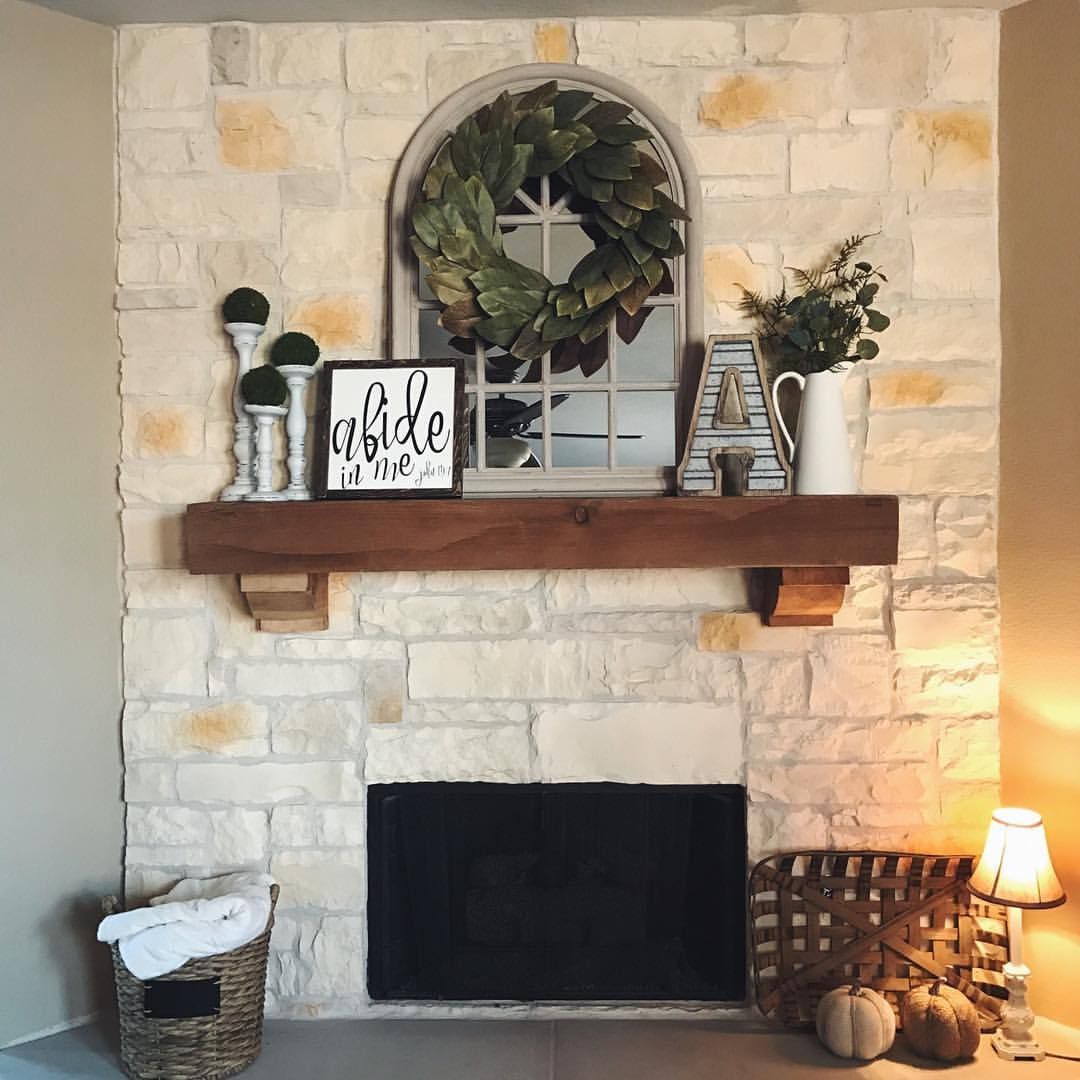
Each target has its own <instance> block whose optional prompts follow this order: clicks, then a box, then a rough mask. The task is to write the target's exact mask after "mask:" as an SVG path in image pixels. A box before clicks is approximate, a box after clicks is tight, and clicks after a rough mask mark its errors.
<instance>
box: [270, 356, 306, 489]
mask: <svg viewBox="0 0 1080 1080" xmlns="http://www.w3.org/2000/svg"><path fill="white" fill-rule="evenodd" d="M278 371H279V372H281V375H282V377H283V378H284V379H285V382H286V383H287V384H288V387H289V415H288V417H287V419H286V420H285V434H286V435H288V437H289V455H288V459H287V461H288V466H289V483H288V486H287V487H286V488H285V497H286V498H288V499H310V498H311V489H310V488H309V487H308V486H307V481H306V480H305V474H306V472H307V452H306V446H305V443H306V440H307V409H306V407H305V397H306V396H307V395H306V389H307V384H308V382H309V381H310V380H311V377H312V376H313V375H314V374H315V369H314V368H313V367H312V366H311V365H310V364H279V365H278Z"/></svg>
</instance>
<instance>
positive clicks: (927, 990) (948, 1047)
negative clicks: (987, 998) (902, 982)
mask: <svg viewBox="0 0 1080 1080" xmlns="http://www.w3.org/2000/svg"><path fill="white" fill-rule="evenodd" d="M900 1021H901V1023H902V1024H903V1028H904V1034H905V1035H906V1036H907V1040H908V1042H909V1043H910V1044H911V1048H912V1050H914V1051H915V1053H916V1054H919V1055H921V1056H922V1057H927V1058H935V1059H936V1060H938V1061H956V1060H958V1059H959V1058H969V1057H971V1056H972V1055H973V1054H974V1053H975V1051H976V1050H978V1049H979V1039H980V1033H979V1014H978V1013H977V1012H976V1011H975V1006H974V1005H972V1004H971V1002H970V1001H968V999H967V998H966V997H964V995H963V994H962V993H961V992H960V991H959V990H957V989H955V988H954V987H952V986H949V985H948V984H947V983H946V982H945V980H944V979H938V980H937V982H934V983H931V984H930V985H928V986H917V987H915V989H914V990H909V991H908V992H907V993H906V994H905V995H904V1000H903V1001H902V1002H901V1003H900Z"/></svg>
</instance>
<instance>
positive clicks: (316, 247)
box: [117, 10, 999, 1015]
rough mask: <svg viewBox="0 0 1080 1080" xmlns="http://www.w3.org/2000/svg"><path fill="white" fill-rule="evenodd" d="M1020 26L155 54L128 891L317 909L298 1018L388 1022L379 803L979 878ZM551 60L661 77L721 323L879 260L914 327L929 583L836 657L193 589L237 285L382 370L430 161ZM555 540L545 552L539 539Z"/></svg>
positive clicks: (431, 31) (318, 31) (127, 220)
mask: <svg viewBox="0 0 1080 1080" xmlns="http://www.w3.org/2000/svg"><path fill="white" fill-rule="evenodd" d="M996 40H997V21H996V16H995V15H993V14H992V13H990V14H988V13H979V12H966V11H957V10H949V11H914V12H913V11H905V12H887V13H880V14H868V15H858V16H851V17H846V16H840V15H824V14H807V15H785V16H751V17H748V18H725V19H712V20H708V21H704V20H691V19H655V20H649V21H647V22H639V21H630V20H596V19H579V20H577V21H576V22H552V23H542V24H534V23H529V22H520V21H519V22H498V21H487V22H482V23H466V22H455V23H431V24H425V25H422V26H421V25H408V24H393V25H378V26H362V27H344V26H336V25H299V26H282V25H270V26H264V27H254V26H247V25H228V26H216V27H200V26H183V27H158V26H152V27H137V28H129V29H123V30H121V32H120V36H119V48H118V83H117V85H118V110H119V132H120V138H119V168H120V172H119V179H120V218H119V255H118V285H119V289H118V294H117V295H118V302H117V307H118V309H119V329H120V336H121V340H122V344H123V357H124V359H123V384H122V390H123V395H124V443H123V446H124V452H123V462H122V468H121V489H122V495H123V500H124V522H123V524H124V543H125V564H126V586H127V618H126V624H125V632H124V641H125V682H126V694H127V709H126V715H125V719H124V746H125V752H126V758H127V784H126V798H127V801H128V807H129V809H128V849H127V864H128V868H129V891H130V893H131V894H132V895H133V896H140V895H145V894H146V893H148V892H151V891H154V890H156V889H159V888H161V887H163V886H165V885H167V884H169V883H170V882H171V881H173V880H174V879H175V878H177V877H178V876H179V875H181V874H186V873H192V872H194V873H204V872H211V871H222V870H228V869H235V868H238V867H259V868H264V869H269V870H271V871H272V872H273V873H274V874H275V875H276V876H277V877H278V879H279V880H280V882H281V883H282V897H281V906H280V909H279V916H278V925H277V929H276V930H275V934H274V952H273V960H272V964H271V990H272V1003H273V1006H274V1008H276V1010H277V1011H278V1012H279V1013H291V1014H296V1015H328V1014H331V1013H336V1014H358V1013H364V1012H365V1011H370V1010H371V1008H372V1006H370V1005H369V1004H368V1003H367V1001H366V999H365V992H364V980H363V969H364V928H363V912H364V889H365V883H364V855H363V830H364V820H363V802H364V788H365V784H367V783H370V782H373V781H380V780H400V779H451V780H453V779H462V780H464V779H498V780H508V781H525V780H592V779H599V778H608V779H617V780H630V781H653V782H665V781H683V782H710V781H741V782H744V783H745V784H746V785H747V787H748V789H749V796H750V830H751V836H750V840H751V849H752V853H753V855H754V856H760V855H762V854H765V853H768V852H772V851H775V850H777V849H779V848H784V847H790V846H797V845H798V846H801V845H817V844H822V845H824V844H829V845H849V844H850V845H860V846H870V845H873V846H886V847H898V848H905V847H906V848H923V849H938V850H957V849H961V848H963V849H967V850H971V849H972V848H973V847H975V846H976V845H977V844H978V843H979V840H980V836H981V831H982V827H983V822H984V821H985V815H986V812H987V809H988V808H989V807H990V806H991V805H993V804H994V803H995V802H996V795H997V776H998V770H997V754H998V749H997V722H996V710H997V588H996V583H995V491H996V483H997V427H998V410H997V396H998V359H999V334H998V316H997V293H998V284H997V283H998V275H997V261H996V249H995V226H996V221H995V207H996V197H995V176H996V155H995V149H994V115H995V109H996V89H995V88H996ZM537 59H543V60H553V61H570V62H573V61H575V60H576V61H577V62H579V63H581V64H583V65H587V66H589V67H592V68H596V69H599V70H604V71H610V72H612V73H613V74H616V75H618V76H621V77H622V78H624V79H626V80H627V81H629V82H631V83H633V84H634V85H636V86H639V87H641V88H642V89H643V90H644V91H646V92H647V93H648V94H650V95H651V96H652V97H653V99H654V100H655V101H656V103H657V105H658V107H659V108H660V109H661V110H663V111H665V112H666V113H668V114H669V115H670V116H671V117H672V118H673V119H675V120H677V121H678V122H679V123H680V125H681V127H682V129H683V131H684V132H685V135H686V137H687V139H688V142H689V144H690V146H691V148H692V150H693V152H694V154H695V156H696V158H697V161H698V166H699V169H700V171H701V174H702V184H703V189H704V196H705V211H704V221H703V222H702V228H703V233H704V240H705V259H706V281H705V288H706V299H707V308H706V311H707V315H706V318H707V325H706V328H705V329H706V330H707V331H723V330H729V329H733V328H743V327H744V326H745V324H743V323H742V322H740V320H739V316H738V314H737V312H736V311H735V309H734V307H733V302H734V301H735V300H736V299H737V292H736V290H735V288H734V284H733V283H734V282H742V283H744V284H746V285H748V286H751V287H762V288H772V287H773V286H775V285H776V284H777V282H778V280H779V274H780V268H781V267H782V266H784V265H791V264H795V265H806V263H807V262H808V261H812V260H814V259H815V258H816V257H817V256H818V255H820V254H821V253H822V252H823V251H824V250H825V248H826V247H827V246H828V245H830V244H832V243H834V242H836V241H837V240H839V239H840V238H842V237H843V236H844V235H846V234H848V233H850V232H852V231H856V230H859V231H868V232H874V233H876V234H877V235H876V236H875V238H874V240H873V242H872V245H871V247H872V256H873V257H874V258H875V259H876V260H877V261H879V262H881V263H882V264H883V265H884V266H885V267H886V268H887V271H888V273H889V275H890V285H889V287H888V289H887V291H886V293H885V294H884V295H883V297H882V301H881V306H882V307H883V308H884V309H885V310H886V311H888V312H889V313H890V314H892V315H893V317H894V325H893V328H892V329H890V330H889V332H888V333H887V334H886V335H885V336H884V337H883V338H882V340H881V344H882V351H881V356H880V358H879V359H878V360H876V361H875V362H873V363H862V364H859V365H858V368H857V370H856V372H855V373H854V374H853V375H852V376H851V378H850V379H849V382H848V389H849V405H850V411H851V420H852V432H853V436H854V439H855V445H856V452H857V458H858V463H859V469H860V473H861V480H862V484H863V487H864V489H865V490H867V491H887V492H899V493H900V494H901V495H902V496H903V499H902V521H901V556H900V564H899V566H898V567H896V568H895V569H862V570H857V571H855V572H854V577H853V585H852V587H851V589H850V596H849V600H848V603H847V605H846V606H845V609H844V611H843V613H842V615H841V616H840V619H839V621H838V622H839V625H838V626H837V627H836V628H835V629H833V630H788V629H784V630H779V629H777V630H769V629H763V628H762V627H761V626H760V624H759V621H758V619H757V617H756V616H755V615H753V614H752V613H751V605H750V603H749V600H748V596H747V587H748V586H747V582H746V580H745V577H744V575H743V574H742V573H740V572H736V571H716V572H711V571H697V570H695V571H630V572H621V573H609V572H599V571H597V572H572V573H567V572H559V573H555V572H552V573H548V574H540V573H525V572H522V573H488V574H456V573H428V574H404V573H403V574H368V575H355V576H350V577H345V576H341V577H334V578H332V579H331V580H332V607H333V616H332V628H331V631H330V632H329V633H326V634H319V635H310V636H305V635H295V636H288V635H282V636H271V635H264V634H258V633H256V632H254V630H253V629H252V625H251V621H250V619H249V618H248V616H247V614H246V612H245V611H244V609H243V604H242V601H241V599H240V597H239V594H238V592H237V588H236V583H235V582H234V581H232V580H227V579H218V578H193V577H190V576H188V574H187V573H186V572H185V571H184V570H183V569H182V567H183V557H182V552H181V544H180V538H179V520H180V515H181V513H182V510H183V507H184V505H185V504H186V503H187V502H195V501H201V500H205V499H209V498H213V497H214V496H215V494H216V492H217V491H218V489H219V488H220V487H221V486H222V485H223V484H224V483H225V482H226V479H227V477H228V475H229V472H230V462H229V445H230V441H231V434H230V426H231V411H230V392H231V386H232V378H233V360H232V354H231V351H230V348H229V346H228V343H227V340H226V339H225V337H224V336H223V334H222V332H221V329H220V326H219V318H218V315H217V309H218V305H219V304H220V301H221V299H222V297H223V296H224V295H225V294H226V293H227V292H228V291H230V290H231V289H232V288H234V287H236V286H238V285H241V284H247V285H253V286H256V287H258V288H260V289H262V290H264V291H265V292H266V293H267V294H268V295H269V297H270V299H271V301H272V305H273V314H272V320H271V321H272V325H271V328H270V332H269V333H268V335H267V337H268V338H270V339H272V338H273V336H275V334H276V332H277V331H279V330H280V329H284V328H289V329H303V330H307V331H308V332H310V333H313V334H314V335H315V336H317V337H318V338H319V340H320V341H321V342H322V344H323V346H324V354H325V355H327V356H331V357H333V356H361V357H362V356H379V355H381V354H382V349H383V335H384V327H385V324H386V320H385V312H384V310H383V303H384V293H383V281H384V269H385V246H386V240H385V213H386V198H387V194H388V190H389V182H390V176H391V173H392V171H393V168H394V162H395V159H396V158H397V157H398V155H399V154H400V152H401V150H402V148H403V147H404V145H405V143H406V141H407V139H408V138H409V136H410V134H411V132H412V131H413V130H414V129H415V127H416V125H417V124H418V123H419V121H420V120H421V118H422V117H423V116H424V115H425V114H426V112H427V111H428V110H429V109H430V108H431V107H432V106H433V105H435V104H436V103H437V102H438V101H440V100H441V99H442V98H443V97H444V96H445V95H446V94H447V93H449V92H451V91H452V90H454V89H455V88H456V87H458V86H460V85H462V84H464V83H465V82H467V81H469V80H471V79H473V78H475V77H477V76H479V75H481V74H485V73H487V72H489V71H492V70H495V69H497V68H500V67H505V66H509V65H514V64H519V63H523V62H528V61H534V60H537ZM538 542H540V541H539V538H538Z"/></svg>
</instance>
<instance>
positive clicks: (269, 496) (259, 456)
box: [244, 405, 289, 502]
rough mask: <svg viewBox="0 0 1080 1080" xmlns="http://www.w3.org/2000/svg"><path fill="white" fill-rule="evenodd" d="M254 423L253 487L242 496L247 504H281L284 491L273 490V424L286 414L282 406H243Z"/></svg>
mask: <svg viewBox="0 0 1080 1080" xmlns="http://www.w3.org/2000/svg"><path fill="white" fill-rule="evenodd" d="M244 411H245V412H246V413H248V415H250V416H251V417H252V418H253V419H254V421H255V486H254V490H253V491H250V492H249V493H248V494H247V495H245V496H244V499H245V500H246V501H248V502H282V501H284V500H285V499H287V498H288V495H286V494H285V492H284V491H275V490H274V424H275V423H277V421H278V420H280V419H281V417H283V416H285V415H286V414H287V413H288V411H289V410H288V409H287V408H286V407H285V406H284V405H245V406H244Z"/></svg>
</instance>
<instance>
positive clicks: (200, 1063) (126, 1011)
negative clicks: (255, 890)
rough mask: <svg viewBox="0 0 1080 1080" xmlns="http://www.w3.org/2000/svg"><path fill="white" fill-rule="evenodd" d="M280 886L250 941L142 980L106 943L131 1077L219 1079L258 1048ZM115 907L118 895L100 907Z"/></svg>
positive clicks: (232, 1072)
mask: <svg viewBox="0 0 1080 1080" xmlns="http://www.w3.org/2000/svg"><path fill="white" fill-rule="evenodd" d="M277 898H278V887H277V886H276V885H273V886H271V889H270V920H269V922H268V923H267V925H266V930H265V931H263V933H261V934H260V935H259V936H258V937H257V938H255V939H254V940H253V941H249V942H248V943H247V944H246V945H242V946H241V947H240V948H239V949H233V950H232V951H231V952H227V953H220V954H218V955H217V956H207V957H204V958H203V959H201V960H189V961H188V962H187V963H186V964H184V966H183V967H180V968H177V969H176V971H170V972H169V974H168V975H164V976H162V977H161V978H160V979H148V980H146V981H145V982H144V981H143V980H141V979H137V978H135V976H134V975H132V974H131V972H130V971H128V969H127V967H126V966H125V964H124V961H123V959H122V958H121V956H120V950H119V948H118V947H117V946H116V944H113V945H111V946H110V948H111V951H112V957H113V971H114V973H115V975H116V997H117V1003H118V1005H119V1009H120V1061H121V1064H122V1066H123V1069H124V1072H125V1073H126V1074H127V1075H128V1076H130V1077H133V1078H135V1080H220V1078H221V1077H226V1076H234V1075H235V1074H236V1073H238V1072H241V1071H243V1070H244V1069H246V1068H247V1067H248V1066H249V1065H250V1064H251V1063H252V1062H253V1061H254V1060H255V1059H256V1058H257V1057H258V1056H259V1051H260V1050H261V1049H262V1028H263V996H264V994H265V989H266V958H267V953H268V950H269V947H270V931H271V929H272V928H273V925H274V912H273V909H274V905H276V904H277ZM102 907H103V908H104V911H105V914H106V915H112V914H114V913H115V912H116V911H118V910H119V903H118V902H117V900H116V898H115V897H111V896H110V897H107V898H106V899H105V901H104V903H103V905H102Z"/></svg>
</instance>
